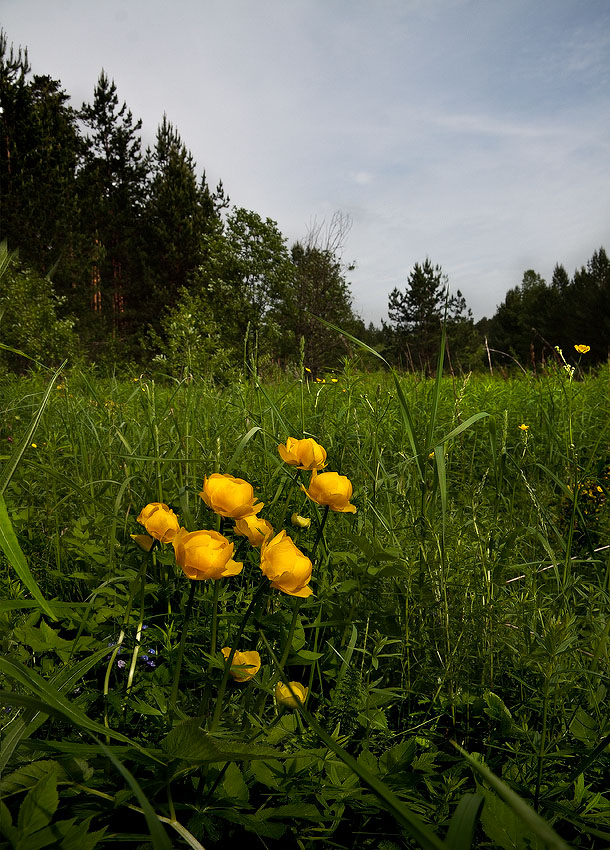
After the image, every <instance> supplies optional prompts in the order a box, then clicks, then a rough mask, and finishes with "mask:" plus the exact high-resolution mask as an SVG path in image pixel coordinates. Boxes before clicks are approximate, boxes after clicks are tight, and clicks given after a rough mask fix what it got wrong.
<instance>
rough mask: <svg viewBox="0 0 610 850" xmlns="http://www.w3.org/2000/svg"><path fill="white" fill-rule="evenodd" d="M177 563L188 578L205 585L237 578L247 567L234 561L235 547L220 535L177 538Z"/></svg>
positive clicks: (195, 534) (203, 533)
mask: <svg viewBox="0 0 610 850" xmlns="http://www.w3.org/2000/svg"><path fill="white" fill-rule="evenodd" d="M173 543H174V553H175V555H176V561H177V563H178V565H179V566H180V567H182V570H183V571H184V573H185V575H186V576H188V578H192V579H196V580H197V581H201V580H204V579H219V578H225V577H226V576H236V575H237V574H238V573H240V572H241V571H242V568H243V564H239V563H237V562H236V561H233V560H232V558H231V556H232V555H233V549H234V548H235V546H234V544H233V543H229V541H228V540H227V538H226V537H223V536H222V534H219V533H218V532H217V531H187V530H186V529H185V528H181V529H180V531H179V532H178V534H177V535H176V536H175V538H174V541H173Z"/></svg>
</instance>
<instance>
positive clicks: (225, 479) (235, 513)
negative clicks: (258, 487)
mask: <svg viewBox="0 0 610 850" xmlns="http://www.w3.org/2000/svg"><path fill="white" fill-rule="evenodd" d="M199 495H200V496H201V498H202V499H203V501H204V502H205V503H206V505H207V506H208V507H209V508H211V509H212V510H213V511H214V513H216V514H220V516H223V517H230V518H231V519H243V517H246V516H252V515H253V514H257V513H258V512H259V511H260V510H262V508H263V502H261V503H260V504H258V505H255V504H254V503H255V502H256V501H257V500H256V498H255V496H254V490H253V489H252V485H251V484H248V482H247V481H244V479H243V478H235V477H234V476H233V475H222V474H221V473H220V472H214V473H212V475H210V477H209V478H206V479H205V480H204V482H203V490H202V491H201V493H200V494H199Z"/></svg>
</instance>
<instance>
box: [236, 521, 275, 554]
mask: <svg viewBox="0 0 610 850" xmlns="http://www.w3.org/2000/svg"><path fill="white" fill-rule="evenodd" d="M235 531H236V532H237V533H238V534H241V536H242V537H247V538H248V540H249V542H250V545H251V546H255V547H258V546H260V545H261V543H262V542H263V540H265V538H266V537H270V536H271V535H272V534H273V526H272V525H271V523H270V522H267V520H266V519H263V518H262V517H259V516H256V514H252V516H245V517H243V519H238V520H236V522H235Z"/></svg>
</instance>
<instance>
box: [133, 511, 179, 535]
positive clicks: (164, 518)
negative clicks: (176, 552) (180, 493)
mask: <svg viewBox="0 0 610 850" xmlns="http://www.w3.org/2000/svg"><path fill="white" fill-rule="evenodd" d="M137 521H138V522H139V523H140V524H141V525H143V526H144V528H145V529H146V531H148V533H149V534H150V536H151V537H154V538H155V539H156V540H159V541H160V542H161V543H171V542H172V540H173V539H174V537H175V536H176V534H178V532H179V530H180V523H179V522H178V517H177V516H176V514H175V513H174V512H173V511H172V509H171V508H169V507H168V506H167V505H166V504H164V502H151V503H150V504H148V505H146V507H145V508H142V510H141V511H140V514H139V516H138V519H137Z"/></svg>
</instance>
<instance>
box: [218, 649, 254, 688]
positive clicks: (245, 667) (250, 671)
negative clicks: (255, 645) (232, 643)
mask: <svg viewBox="0 0 610 850" xmlns="http://www.w3.org/2000/svg"><path fill="white" fill-rule="evenodd" d="M220 651H221V652H222V654H223V655H224V658H225V661H226V660H227V659H228V657H229V655H230V654H231V648H230V647H229V646H225V647H223V648H222V649H221V650H220ZM260 668H261V657H260V655H259V654H258V652H256V651H255V650H250V651H246V652H240V651H239V650H237V649H236V650H235V653H234V654H233V661H232V663H231V671H230V672H231V675H232V676H233V678H234V679H235V681H236V682H249V681H250V679H251V678H252V677H253V676H256V674H257V673H258V671H259V670H260Z"/></svg>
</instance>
